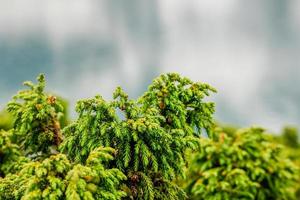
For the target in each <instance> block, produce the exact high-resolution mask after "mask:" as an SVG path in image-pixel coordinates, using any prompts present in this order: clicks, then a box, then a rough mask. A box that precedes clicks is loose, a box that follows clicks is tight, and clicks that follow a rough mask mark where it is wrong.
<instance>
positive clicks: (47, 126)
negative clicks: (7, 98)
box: [7, 75, 63, 154]
mask: <svg viewBox="0 0 300 200" xmlns="http://www.w3.org/2000/svg"><path fill="white" fill-rule="evenodd" d="M37 80H38V84H36V85H35V84H33V83H32V82H29V81H28V82H25V83H24V85H25V86H27V87H29V89H28V90H22V91H20V92H19V93H18V94H17V95H15V96H14V97H13V100H12V101H11V102H9V103H8V106H7V110H8V111H9V112H10V113H12V114H13V115H14V117H15V121H14V132H15V134H16V135H17V136H18V142H21V144H22V145H21V146H22V148H23V149H24V150H25V152H26V154H34V153H38V152H41V153H49V152H50V150H51V148H50V147H51V146H57V145H59V144H60V142H61V140H62V136H61V133H60V124H59V121H58V114H59V113H60V112H62V110H63V107H62V106H61V105H60V104H59V103H58V102H57V101H56V97H54V96H51V95H46V94H45V93H44V88H45V77H44V75H39V76H38V78H37Z"/></svg>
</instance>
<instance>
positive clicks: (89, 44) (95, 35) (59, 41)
mask: <svg viewBox="0 0 300 200" xmlns="http://www.w3.org/2000/svg"><path fill="white" fill-rule="evenodd" d="M299 10H300V1H297V0H285V1H282V0H264V1H261V0H251V1H239V0H227V1H218V0H201V1H200V0H190V1H182V0H163V1H158V0H122V1H112V0H85V1H83V0H72V1H69V0H65V1H62V0H48V1H40V0H27V1H17V0H0V109H3V108H4V106H5V103H6V102H7V101H8V100H9V99H10V98H11V96H12V95H14V94H15V93H16V92H17V91H18V90H19V89H21V88H22V87H21V84H22V82H23V81H24V80H35V78H36V76H37V75H38V74H39V73H41V72H43V73H45V74H46V77H47V80H48V85H47V87H48V89H49V91H51V92H54V93H56V94H58V95H60V96H62V97H64V98H66V99H68V100H69V101H70V110H71V114H72V115H73V117H74V116H75V113H74V111H73V110H74V105H75V103H76V100H78V99H80V98H85V97H92V96H94V95H95V94H101V95H103V96H104V97H105V98H108V99H111V95H112V92H113V90H114V88H115V87H116V86H118V85H121V86H122V87H123V88H124V89H125V91H126V92H128V93H129V94H130V96H131V97H132V98H136V97H138V96H139V95H141V94H142V93H143V91H145V90H146V89H147V85H149V84H150V83H151V80H152V79H153V78H155V77H156V76H158V75H159V74H161V73H164V72H178V73H180V74H182V75H184V76H187V77H190V78H191V79H193V80H194V81H201V82H207V83H209V84H211V85H212V86H214V87H215V88H217V89H218V93H217V94H215V95H213V96H212V98H211V99H210V100H213V101H215V102H216V105H217V107H216V109H217V112H216V115H215V116H216V119H218V120H219V121H221V122H224V123H230V124H237V125H240V126H248V125H252V124H257V125H262V126H265V127H267V128H269V129H270V130H272V131H278V130H279V129H280V128H281V127H282V126H284V125H286V124H291V125H296V126H298V127H300V89H298V86H299V85H300V78H299V75H300V55H299V53H300V36H299V35H300V12H299Z"/></svg>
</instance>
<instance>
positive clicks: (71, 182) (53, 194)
mask: <svg viewBox="0 0 300 200" xmlns="http://www.w3.org/2000/svg"><path fill="white" fill-rule="evenodd" d="M113 153H115V152H114V150H113V149H112V148H108V147H106V148H97V149H95V150H94V151H92V152H91V154H90V156H89V157H88V159H87V162H86V165H81V164H76V165H73V164H72V163H71V162H70V161H69V160H68V159H67V157H66V155H64V154H57V155H52V156H50V157H49V158H47V159H45V160H43V161H41V162H40V161H36V162H29V163H28V164H25V165H24V167H23V169H22V170H21V171H20V172H18V173H17V174H14V175H9V176H7V177H6V178H5V179H3V180H2V181H0V199H20V198H21V199H22V200H31V199H49V200H52V199H53V200H54V199H66V200H80V199H87V200H95V199H103V200H115V199H121V197H123V196H125V195H126V193H124V192H122V191H121V190H119V189H118V187H119V184H120V181H122V180H124V179H125V178H126V177H125V175H124V174H122V173H121V171H119V170H118V169H106V168H105V165H106V164H107V162H108V161H111V160H112V159H113V156H112V154H113Z"/></svg>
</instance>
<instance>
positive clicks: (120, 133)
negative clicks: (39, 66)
mask: <svg viewBox="0 0 300 200" xmlns="http://www.w3.org/2000/svg"><path fill="white" fill-rule="evenodd" d="M25 85H26V86H27V87H28V88H27V89H25V90H22V91H20V92H19V93H18V94H17V95H16V96H14V97H13V99H12V101H10V102H9V103H8V106H7V110H8V111H9V113H5V114H2V117H1V116H0V129H4V130H5V131H4V130H3V131H0V161H1V162H0V200H2V199H3V200H19V199H22V200H39V199H49V200H62V199H67V200H73V199H75V200H77V199H78V200H79V199H88V200H96V199H103V200H106V199H107V200H117V199H140V200H165V199H170V200H173V199H174V200H177V199H178V200H182V199H293V194H292V193H293V192H294V190H296V188H297V186H296V185H293V184H294V183H295V180H296V179H297V178H298V177H297V174H296V172H297V169H296V167H295V165H294V164H293V163H292V162H291V160H293V161H295V162H296V161H297V160H299V157H298V156H297V155H298V154H295V157H292V156H291V155H292V154H291V153H289V151H285V154H282V153H281V150H282V148H281V147H280V146H279V145H278V143H282V144H284V145H289V146H292V147H290V148H291V149H293V150H295V152H296V151H297V150H296V149H298V148H299V145H298V144H297V145H295V144H294V137H295V133H294V132H293V131H291V129H289V130H286V132H288V133H286V134H284V136H283V137H282V138H280V139H277V140H273V139H272V138H270V136H268V135H267V134H265V133H264V131H263V130H262V129H259V128H252V129H245V130H237V128H235V127H229V126H228V127H223V132H221V131H216V129H215V125H214V121H213V113H214V104H213V103H211V102H207V101H205V97H207V96H209V95H210V93H212V92H215V89H214V88H212V87H210V86H209V85H207V84H203V83H199V82H192V81H191V80H189V79H188V78H183V77H180V76H179V75H178V74H174V73H170V74H164V75H161V76H160V77H158V78H156V79H155V80H154V81H153V83H152V84H151V85H150V86H149V88H148V90H147V91H146V92H145V93H144V94H143V95H141V97H139V98H138V99H136V100H133V99H129V97H128V95H127V94H126V93H125V92H124V91H123V90H122V89H121V88H120V87H118V88H117V89H116V90H115V92H114V93H113V100H111V101H107V100H104V99H103V98H102V97H101V96H100V95H97V96H95V97H94V98H90V99H84V100H79V101H78V102H77V105H76V111H77V113H78V117H77V119H76V120H75V121H73V122H70V120H68V117H67V112H66V107H67V102H66V101H65V100H63V99H62V98H57V97H55V96H54V95H52V94H50V93H47V92H45V78H44V76H43V75H40V76H39V77H38V83H37V84H34V83H32V82H25ZM12 117H13V118H12ZM3 124H4V125H3ZM224 132H226V133H227V134H225V133H224ZM290 132H293V133H292V134H291V133H290ZM203 133H206V135H208V136H209V138H203V137H202V134H203ZM293 155H294V154H293ZM287 158H290V159H287ZM298 179H299V178H298ZM179 180H180V181H179Z"/></svg>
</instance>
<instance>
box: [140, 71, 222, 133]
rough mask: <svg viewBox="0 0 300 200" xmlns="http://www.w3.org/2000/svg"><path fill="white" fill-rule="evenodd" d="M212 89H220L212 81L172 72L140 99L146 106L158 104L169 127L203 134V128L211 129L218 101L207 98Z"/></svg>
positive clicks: (160, 78) (159, 80)
mask: <svg viewBox="0 0 300 200" xmlns="http://www.w3.org/2000/svg"><path fill="white" fill-rule="evenodd" d="M211 92H216V89H214V88H213V87H211V86H210V85H208V84H204V83H200V82H192V81H191V80H190V79H188V78H185V77H184V78H183V77H181V76H179V75H178V74H176V73H169V74H163V75H161V76H160V77H158V78H156V79H155V80H154V81H153V83H152V84H151V85H150V86H149V89H148V91H147V92H146V93H145V94H144V95H143V96H142V97H141V98H140V99H139V102H140V103H141V104H142V105H143V107H144V109H147V108H149V107H150V108H151V107H155V108H157V109H158V110H159V111H160V114H161V115H162V116H163V117H164V118H165V119H166V120H165V123H164V124H163V125H164V127H165V128H167V129H180V130H182V131H183V132H184V134H185V135H196V136H200V135H201V133H202V129H205V130H206V131H207V132H208V133H209V132H210V130H211V125H212V124H213V113H214V112H215V106H214V103H212V102H205V101H203V99H204V98H205V97H206V96H209V95H210V93H211ZM195 129H196V131H195Z"/></svg>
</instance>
